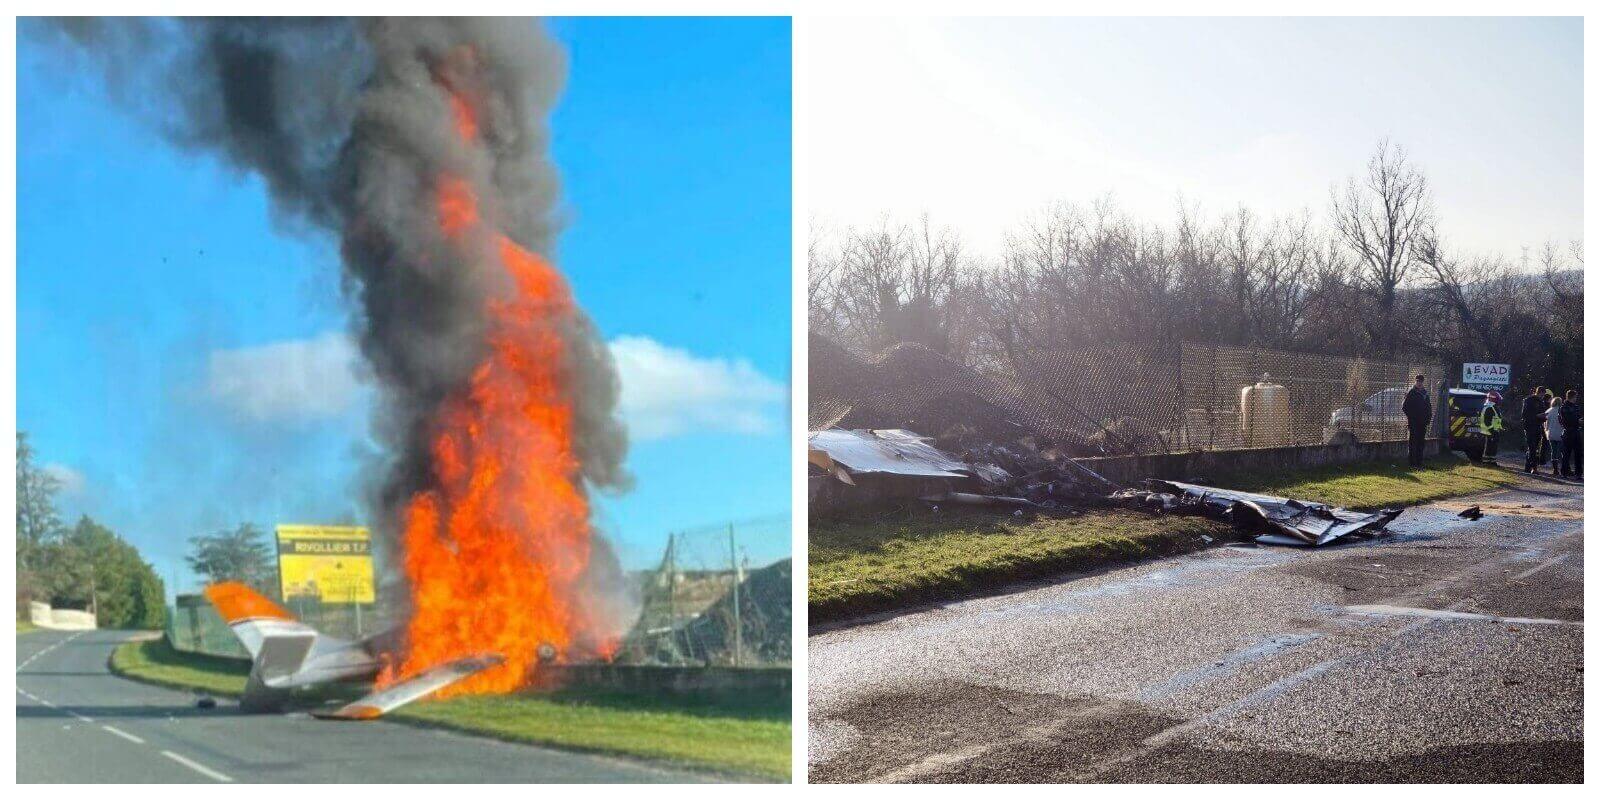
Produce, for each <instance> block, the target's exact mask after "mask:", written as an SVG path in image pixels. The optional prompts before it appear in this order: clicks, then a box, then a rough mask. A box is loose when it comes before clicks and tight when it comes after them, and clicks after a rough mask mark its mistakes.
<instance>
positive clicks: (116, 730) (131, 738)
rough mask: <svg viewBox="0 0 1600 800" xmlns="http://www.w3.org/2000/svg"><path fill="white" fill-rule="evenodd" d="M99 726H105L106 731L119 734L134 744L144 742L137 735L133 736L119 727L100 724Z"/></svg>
mask: <svg viewBox="0 0 1600 800" xmlns="http://www.w3.org/2000/svg"><path fill="white" fill-rule="evenodd" d="M100 727H102V728H105V729H106V730H107V731H109V732H111V733H114V734H116V735H118V736H121V737H122V738H124V739H127V740H128V741H130V742H133V743H134V744H144V740H143V739H140V738H139V737H137V736H134V735H133V734H131V733H128V732H127V731H125V730H122V729H121V728H113V727H111V726H110V725H101V726H100Z"/></svg>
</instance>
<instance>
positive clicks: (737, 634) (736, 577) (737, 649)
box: [728, 523, 744, 667]
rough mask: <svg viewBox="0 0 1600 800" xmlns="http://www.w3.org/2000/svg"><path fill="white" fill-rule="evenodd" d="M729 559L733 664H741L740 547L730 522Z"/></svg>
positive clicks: (742, 640)
mask: <svg viewBox="0 0 1600 800" xmlns="http://www.w3.org/2000/svg"><path fill="white" fill-rule="evenodd" d="M728 560H729V561H732V562H733V665H734V666H736V667H737V666H739V654H740V653H741V652H742V651H743V650H744V626H743V625H741V624H740V620H739V584H740V583H741V578H742V577H743V576H741V575H740V574H739V573H740V570H739V548H738V545H736V544H735V543H734V540H733V523H728Z"/></svg>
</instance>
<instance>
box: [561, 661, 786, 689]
mask: <svg viewBox="0 0 1600 800" xmlns="http://www.w3.org/2000/svg"><path fill="white" fill-rule="evenodd" d="M792 674H793V670H791V669H790V668H789V667H787V666H783V667H653V666H640V665H637V664H552V665H549V666H544V667H540V668H539V670H538V678H537V679H536V681H535V684H536V685H537V686H538V687H539V688H540V689H567V688H572V689H610V690H615V691H621V692H651V693H659V692H666V693H670V694H717V693H721V692H752V691H758V692H768V691H770V692H780V693H788V692H789V690H790V685H791V681H792Z"/></svg>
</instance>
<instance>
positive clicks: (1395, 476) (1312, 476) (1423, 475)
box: [1216, 456, 1522, 509]
mask: <svg viewBox="0 0 1600 800" xmlns="http://www.w3.org/2000/svg"><path fill="white" fill-rule="evenodd" d="M1519 476H1520V473H1517V472H1514V471H1510V470H1505V469H1498V468H1495V467H1483V466H1478V465H1477V464H1473V463H1472V462H1470V461H1464V460H1462V459H1459V458H1456V457H1454V456H1441V457H1438V458H1433V459H1429V460H1428V462H1427V463H1426V464H1425V465H1424V467H1423V468H1422V469H1415V468H1412V467H1408V466H1406V465H1404V464H1390V463H1386V462H1368V463H1365V464H1339V465H1336V466H1330V467H1320V468H1317V469H1309V470H1300V471H1295V472H1289V473H1283V474H1279V475H1261V474H1255V473H1240V474H1235V475H1223V476H1220V477H1219V478H1218V479H1217V481H1216V483H1217V485H1218V486H1227V487H1228V488H1233V489H1240V490H1242V491H1248V492H1258V493H1260V494H1275V495H1279V496H1282V497H1294V498H1296V499H1299V500H1315V501H1317V502H1319V503H1328V504H1330V505H1336V506H1344V507H1346V508H1355V509H1378V508H1399V507H1403V506H1413V505H1418V504H1420V503H1428V502H1432V501H1434V500H1442V499H1444V498H1446V497H1460V496H1461V495H1467V494H1475V493H1477V492H1486V491H1490V490H1492V489H1502V488H1505V487H1508V486H1515V485H1517V484H1519V483H1520V482H1521V481H1522V478H1521V477H1519Z"/></svg>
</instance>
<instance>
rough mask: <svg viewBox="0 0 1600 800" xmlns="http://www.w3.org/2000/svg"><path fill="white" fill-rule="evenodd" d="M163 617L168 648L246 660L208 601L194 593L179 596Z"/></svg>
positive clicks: (237, 642)
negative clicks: (168, 643) (165, 620)
mask: <svg viewBox="0 0 1600 800" xmlns="http://www.w3.org/2000/svg"><path fill="white" fill-rule="evenodd" d="M170 611H171V613H169V614H167V641H168V642H170V643H171V644H172V649H174V650H180V651H182V652H185V653H203V654H205V655H211V656H222V657H224V658H243V659H248V658H250V653H249V652H248V651H246V650H245V649H244V645H242V644H239V639H238V637H236V636H234V635H233V631H232V630H230V629H229V628H228V623H226V622H223V621H222V615H220V614H218V613H217V609H216V608H215V607H214V606H212V605H211V601H209V600H207V599H206V598H205V596H203V595H198V594H180V595H178V596H177V598H176V602H175V603H174V605H173V607H172V608H171V609H170Z"/></svg>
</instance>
